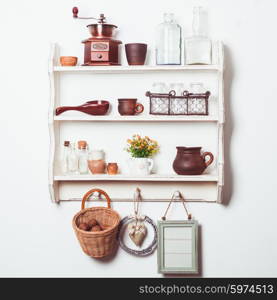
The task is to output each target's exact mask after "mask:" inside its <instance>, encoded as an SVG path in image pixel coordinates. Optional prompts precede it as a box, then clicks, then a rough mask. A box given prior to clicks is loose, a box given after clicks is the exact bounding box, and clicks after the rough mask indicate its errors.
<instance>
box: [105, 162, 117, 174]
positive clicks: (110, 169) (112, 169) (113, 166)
mask: <svg viewBox="0 0 277 300" xmlns="http://www.w3.org/2000/svg"><path fill="white" fill-rule="evenodd" d="M117 172H118V165H117V163H108V166H107V173H108V174H109V175H116V174H117Z"/></svg>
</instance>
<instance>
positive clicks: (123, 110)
mask: <svg viewBox="0 0 277 300" xmlns="http://www.w3.org/2000/svg"><path fill="white" fill-rule="evenodd" d="M143 110H144V106H143V105H142V104H140V103H137V99H136V98H121V99H118V112H119V113H120V114H121V115H122V116H124V115H126V116H132V115H137V114H140V113H142V112H143Z"/></svg>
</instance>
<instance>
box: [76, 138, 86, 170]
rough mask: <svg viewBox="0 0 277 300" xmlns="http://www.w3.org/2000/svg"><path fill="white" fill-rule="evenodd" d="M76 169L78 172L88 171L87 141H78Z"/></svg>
mask: <svg viewBox="0 0 277 300" xmlns="http://www.w3.org/2000/svg"><path fill="white" fill-rule="evenodd" d="M78 149H79V153H78V170H79V173H80V174H87V173H88V150H87V142H86V141H79V142H78Z"/></svg>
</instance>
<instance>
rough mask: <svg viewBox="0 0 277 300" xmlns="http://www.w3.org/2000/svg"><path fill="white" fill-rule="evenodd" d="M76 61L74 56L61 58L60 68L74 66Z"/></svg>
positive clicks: (76, 58)
mask: <svg viewBox="0 0 277 300" xmlns="http://www.w3.org/2000/svg"><path fill="white" fill-rule="evenodd" d="M77 61H78V57H76V56H61V57H60V63H61V65H62V66H66V67H70V66H76V64H77Z"/></svg>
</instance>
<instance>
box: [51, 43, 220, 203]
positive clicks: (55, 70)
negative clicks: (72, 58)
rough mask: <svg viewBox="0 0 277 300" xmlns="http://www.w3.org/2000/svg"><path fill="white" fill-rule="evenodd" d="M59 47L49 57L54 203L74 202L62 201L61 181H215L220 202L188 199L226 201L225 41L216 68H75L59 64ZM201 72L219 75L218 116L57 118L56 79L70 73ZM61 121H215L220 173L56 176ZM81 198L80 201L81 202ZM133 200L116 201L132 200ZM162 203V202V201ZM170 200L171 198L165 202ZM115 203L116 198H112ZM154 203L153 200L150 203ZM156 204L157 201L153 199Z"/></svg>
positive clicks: (216, 53) (216, 57)
mask: <svg viewBox="0 0 277 300" xmlns="http://www.w3.org/2000/svg"><path fill="white" fill-rule="evenodd" d="M58 58H59V57H58V45H57V44H52V45H51V51H50V58H49V79H50V103H49V116H48V120H49V133H50V151H49V190H50V197H51V200H52V201H53V202H56V203H58V202H60V201H70V200H73V201H74V200H76V199H74V198H72V199H63V200H61V199H60V196H59V184H60V183H61V182H70V183H72V184H73V183H76V182H77V183H78V182H80V183H81V182H153V183H154V182H163V183H165V182H215V183H216V189H217V192H216V195H217V197H216V199H214V200H210V199H208V200H207V199H197V198H196V199H187V201H191V202H195V201H197V202H198V201H200V202H217V203H221V202H222V189H223V185H224V178H223V175H224V153H223V150H224V149H223V147H224V139H223V137H224V136H223V135H224V134H223V125H224V122H225V114H224V91H223V88H224V84H223V81H224V77H223V71H224V51H223V44H222V43H221V42H219V41H218V42H215V43H214V47H213V62H214V63H213V64H212V65H183V66H148V65H145V66H74V67H63V66H59V65H57V64H58ZM186 71H190V72H191V71H197V72H202V71H203V72H206V71H212V72H216V74H217V75H216V78H217V80H218V84H217V86H218V99H217V101H218V104H217V105H218V110H217V114H216V115H208V116H155V115H148V116H128V117H126V116H125V117H122V116H109V115H107V116H90V115H86V114H83V115H81V116H73V117H72V116H64V115H61V116H56V115H55V109H56V107H57V106H58V103H57V100H56V98H57V97H56V90H57V88H58V87H57V86H56V84H58V82H59V81H58V80H56V79H57V78H56V76H61V75H62V74H68V73H69V74H70V73H77V74H78V73H80V74H87V73H92V74H110V73H114V74H131V73H143V74H147V73H153V72H186ZM60 122H126V123H128V122H146V123H147V122H149V123H152V122H214V123H215V124H216V128H217V173H216V174H215V175H214V174H203V175H199V176H181V175H175V174H169V175H159V174H153V175H149V176H146V177H133V176H128V175H122V174H118V175H107V174H103V175H60V174H55V164H56V163H57V161H58V155H57V152H58V150H57V147H59V145H60V144H59V143H58V140H59V124H60ZM80 199H81V198H78V200H80ZM130 200H131V199H125V200H122V199H121V200H119V199H118V200H117V199H114V201H118V202H122V201H130ZM161 200H162V199H161ZM164 200H165V201H169V200H170V199H164ZM112 201H113V199H112ZM148 201H152V200H148ZM153 202H157V200H155V199H153Z"/></svg>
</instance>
